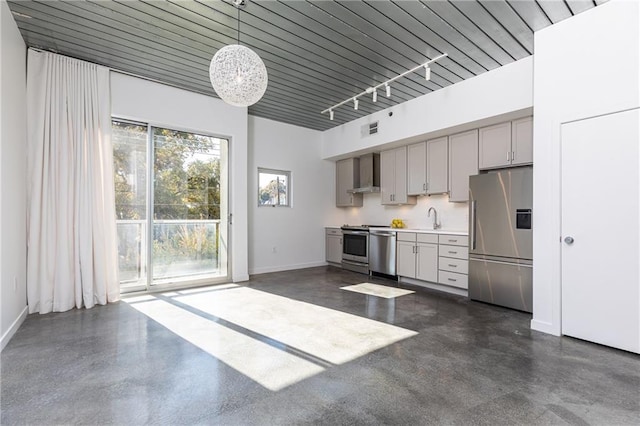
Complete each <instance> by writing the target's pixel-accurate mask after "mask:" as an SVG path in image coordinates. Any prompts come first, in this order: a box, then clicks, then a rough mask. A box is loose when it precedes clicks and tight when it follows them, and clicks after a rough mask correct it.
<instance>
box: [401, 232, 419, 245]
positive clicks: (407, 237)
mask: <svg viewBox="0 0 640 426" xmlns="http://www.w3.org/2000/svg"><path fill="white" fill-rule="evenodd" d="M396 239H397V241H411V242H414V243H415V242H416V233H415V232H398V234H397V235H396Z"/></svg>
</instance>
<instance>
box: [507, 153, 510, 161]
mask: <svg viewBox="0 0 640 426" xmlns="http://www.w3.org/2000/svg"><path fill="white" fill-rule="evenodd" d="M509 161H511V151H507V163H508V162H509Z"/></svg>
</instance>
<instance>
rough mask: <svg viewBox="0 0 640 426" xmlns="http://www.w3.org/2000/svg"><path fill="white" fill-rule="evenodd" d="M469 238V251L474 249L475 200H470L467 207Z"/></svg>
mask: <svg viewBox="0 0 640 426" xmlns="http://www.w3.org/2000/svg"><path fill="white" fill-rule="evenodd" d="M469 224H470V225H471V226H470V229H469V234H470V235H469V236H470V237H471V250H475V249H476V200H471V204H470V206H469Z"/></svg>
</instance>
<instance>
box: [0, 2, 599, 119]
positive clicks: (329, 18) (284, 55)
mask: <svg viewBox="0 0 640 426" xmlns="http://www.w3.org/2000/svg"><path fill="white" fill-rule="evenodd" d="M605 1H606V0H480V1H474V0H456V1H442V0H435V1H434V0H394V1H381V0H374V1H353V0H352V1H328V0H312V1H302V0H280V1H276V0H267V1H259V0H253V1H250V2H249V3H248V5H247V7H246V8H245V9H244V10H242V11H241V12H240V15H239V16H240V22H238V9H236V8H235V6H233V4H231V3H230V0H229V1H223V0H213V1H212V0H200V1H187V0H172V1H160V0H150V1H132V0H123V1H105V0H97V1H79V0H72V1H50V0H48V1H33V0H9V1H8V4H9V7H10V8H11V11H12V12H13V16H14V18H15V20H16V22H17V24H18V27H19V28H20V31H21V33H22V36H23V38H24V40H25V42H26V44H27V45H28V46H30V47H34V48H39V49H43V50H48V51H54V52H58V53H60V54H64V55H67V56H71V57H75V58H80V59H83V60H87V61H91V62H95V63H98V64H102V65H105V66H108V67H110V68H112V69H115V70H121V71H124V72H127V73H132V74H135V75H139V76H143V77H146V78H150V79H154V80H157V81H160V82H163V83H166V84H170V85H173V86H177V87H181V88H184V89H187V90H191V91H195V92H198V93H204V94H207V95H212V96H216V95H215V92H214V91H213V89H212V87H211V83H210V81H209V63H210V61H211V57H212V56H213V54H215V52H216V51H217V50H218V49H220V48H221V47H223V46H225V45H227V44H234V43H237V41H238V24H239V28H240V33H239V38H240V43H241V44H243V45H246V46H249V47H250V48H251V49H253V50H255V51H256V52H257V53H258V54H259V55H260V57H261V58H262V59H263V61H264V62H265V65H266V66H267V70H268V73H269V86H268V88H267V92H266V93H265V95H264V97H263V98H262V99H261V100H260V101H259V102H258V103H256V104H255V105H253V106H251V107H249V114H252V115H255V116H259V117H264V118H269V119H273V120H277V121H281V122H285V123H290V124H295V125H299V126H303V127H308V128H312V129H317V130H325V129H329V128H331V127H334V126H337V125H340V124H342V123H345V122H348V121H351V120H354V119H356V118H358V117H362V116H364V115H367V114H370V113H372V112H374V111H378V110H381V109H384V108H387V107H390V106H392V105H396V104H398V103H401V102H404V101H407V100H409V99H413V98H415V97H417V96H420V95H423V94H426V93H429V92H431V91H434V90H438V89H441V88H443V87H446V86H448V85H450V84H454V83H457V82H459V81H462V80H464V79H467V78H470V77H473V76H476V75H478V74H482V73H483V72H486V71H489V70H491V69H494V68H497V67H500V66H502V65H506V64H508V63H510V62H513V61H516V60H518V59H521V58H524V57H526V56H529V55H531V54H532V53H533V50H534V46H533V33H534V31H537V30H539V29H541V28H544V27H546V26H549V25H551V24H554V23H556V22H559V21H561V20H563V19H566V18H569V17H571V16H572V15H575V14H577V13H580V12H583V11H585V10H587V9H590V8H592V7H595V6H597V5H598V4H600V3H603V2H605ZM443 52H446V53H447V54H448V55H449V56H448V57H447V58H445V59H442V60H440V61H438V62H437V63H435V64H434V65H433V66H432V78H431V80H430V81H425V79H424V77H423V75H422V73H418V72H416V73H413V74H411V75H409V76H407V77H405V78H401V79H399V80H398V81H396V82H394V83H393V85H392V96H391V97H390V98H387V97H386V96H384V93H379V96H378V101H377V102H376V103H373V102H372V101H371V98H369V97H362V98H360V107H359V109H358V110H357V111H355V110H354V109H353V108H352V107H351V104H348V105H344V106H342V107H340V108H338V109H336V110H335V118H334V120H333V121H330V120H329V118H328V116H327V115H326V114H324V115H321V114H320V111H322V110H324V109H325V108H328V107H330V106H332V105H334V104H336V103H338V102H340V101H343V100H345V99H347V98H349V97H351V96H353V95H355V94H357V93H360V92H362V91H363V90H365V89H366V88H367V87H371V86H374V85H376V84H379V83H382V82H384V81H386V80H388V79H389V78H392V77H394V76H396V75H398V74H400V73H402V72H404V71H406V70H407V69H409V68H412V67H414V66H416V65H419V64H421V63H424V62H426V61H427V60H429V59H431V58H434V57H435V56H438V55H439V54H440V53H443Z"/></svg>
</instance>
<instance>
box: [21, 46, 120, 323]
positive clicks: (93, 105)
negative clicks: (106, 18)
mask: <svg viewBox="0 0 640 426" xmlns="http://www.w3.org/2000/svg"><path fill="white" fill-rule="evenodd" d="M110 106H111V104H110V90H109V70H108V69H107V68H104V67H100V66H98V65H95V64H91V63H88V62H83V61H79V60H76V59H71V58H68V57H65V56H60V55H56V54H53V53H47V52H37V51H34V50H29V53H28V64H27V108H28V143H29V151H28V167H29V168H28V176H29V185H28V187H29V193H28V202H29V209H28V215H29V217H28V250H27V300H28V305H29V312H30V313H33V312H40V313H47V312H51V311H55V312H62V311H66V310H69V309H72V308H74V307H76V308H81V307H85V308H91V307H93V306H94V305H96V304H100V305H104V304H106V303H108V302H114V301H116V300H118V299H119V278H118V254H117V242H116V238H117V236H116V222H115V219H116V218H115V207H114V197H115V195H114V184H113V151H112V148H111V111H110Z"/></svg>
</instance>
